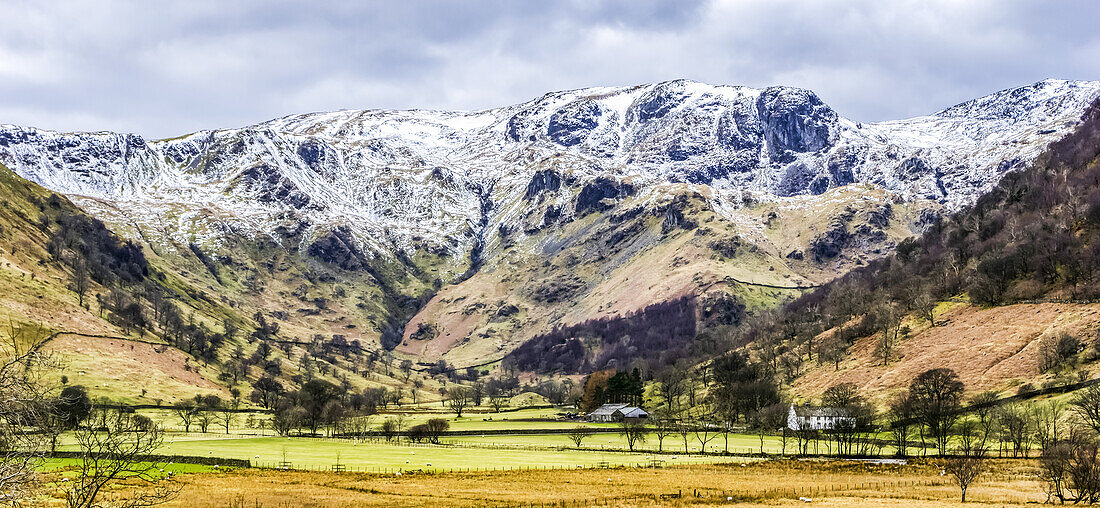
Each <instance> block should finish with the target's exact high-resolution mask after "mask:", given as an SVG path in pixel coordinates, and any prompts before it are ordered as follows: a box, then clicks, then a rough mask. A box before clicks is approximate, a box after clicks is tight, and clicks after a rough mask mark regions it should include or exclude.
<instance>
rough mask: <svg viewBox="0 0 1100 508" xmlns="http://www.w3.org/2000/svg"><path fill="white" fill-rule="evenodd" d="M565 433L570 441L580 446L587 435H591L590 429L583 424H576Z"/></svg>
mask: <svg viewBox="0 0 1100 508" xmlns="http://www.w3.org/2000/svg"><path fill="white" fill-rule="evenodd" d="M566 435H567V436H569V440H570V441H573V445H574V446H576V447H577V448H580V447H581V442H582V441H584V440H585V439H586V438H588V436H591V435H592V429H590V428H588V427H586V426H584V425H577V426H576V427H573V428H572V429H570V430H569V433H568V434H566Z"/></svg>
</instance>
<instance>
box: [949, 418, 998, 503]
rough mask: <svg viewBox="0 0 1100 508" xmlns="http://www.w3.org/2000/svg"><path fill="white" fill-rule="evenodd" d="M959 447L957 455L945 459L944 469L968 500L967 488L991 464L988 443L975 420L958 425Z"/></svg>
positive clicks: (963, 496) (964, 498)
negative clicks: (987, 449)
mask: <svg viewBox="0 0 1100 508" xmlns="http://www.w3.org/2000/svg"><path fill="white" fill-rule="evenodd" d="M958 441H959V449H958V454H957V456H955V457H951V458H948V459H945V462H944V466H943V469H944V471H946V472H947V473H948V474H950V475H951V478H952V479H953V480H955V484H956V485H958V486H959V490H961V491H962V502H964V503H965V502H966V490H967V489H968V488H970V485H971V484H972V483H974V481H975V480H977V479H978V477H979V476H981V475H982V474H984V473H985V472H986V470H987V469H988V467H989V465H988V464H987V461H986V443H985V437H984V433H983V432H982V431H981V430H980V429H978V425H977V424H976V423H975V422H973V421H969V420H968V421H964V422H962V423H960V424H959V425H958Z"/></svg>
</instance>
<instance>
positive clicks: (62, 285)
mask: <svg viewBox="0 0 1100 508" xmlns="http://www.w3.org/2000/svg"><path fill="white" fill-rule="evenodd" d="M0 199H2V201H3V202H2V203H0V204H2V205H3V206H0V246H2V247H3V248H2V249H0V322H2V324H3V326H2V329H3V335H5V336H6V337H16V338H17V339H19V340H21V341H24V342H36V343H37V342H41V341H46V345H45V348H46V350H48V351H52V352H55V353H57V355H58V357H59V359H60V360H61V361H62V364H63V365H62V368H61V369H59V370H58V371H57V372H56V375H55V377H57V378H59V379H60V378H61V377H62V376H64V380H65V381H66V382H68V383H70V384H81V385H84V386H85V387H86V388H88V390H89V392H90V394H91V395H92V396H93V397H108V398H111V399H112V400H115V401H119V402H127V403H139V404H153V403H158V402H162V403H173V402H177V401H180V400H183V399H188V398H191V397H193V396H194V395H196V394H217V395H220V396H222V397H223V398H227V399H228V398H232V397H234V396H240V397H241V398H242V399H243V400H244V401H245V403H246V404H247V401H248V397H249V394H250V393H251V392H252V388H251V385H252V383H254V382H255V381H256V380H258V379H259V378H260V377H263V376H265V375H270V376H273V377H274V378H275V379H276V380H277V381H278V382H280V383H281V384H282V385H284V386H285V387H287V388H289V389H292V388H293V387H295V386H297V385H299V384H300V383H302V382H303V381H304V380H306V379H311V378H314V377H316V378H321V379H325V380H327V381H329V382H331V383H333V384H336V385H337V386H343V387H345V388H346V389H348V390H350V391H359V390H361V389H363V388H367V387H380V386H386V387H393V388H396V387H399V386H400V387H403V386H404V384H405V383H404V381H405V380H404V375H403V374H402V373H401V372H400V371H399V369H398V365H397V360H396V359H394V358H393V357H392V355H389V354H387V353H385V352H380V351H379V348H378V347H377V345H373V346H372V347H362V346H360V345H359V343H358V342H357V339H358V336H357V335H358V334H357V333H356V328H357V326H356V325H355V324H352V323H354V322H362V321H358V320H349V319H348V316H347V315H346V314H345V312H346V311H347V310H348V309H363V308H366V309H367V310H365V311H362V313H363V314H370V311H369V309H370V308H371V305H374V304H375V301H376V300H377V298H376V297H377V295H376V294H371V293H365V294H364V293H358V292H354V291H351V290H350V288H351V287H352V283H354V282H355V281H348V280H347V279H337V278H336V277H334V276H333V275H332V274H325V273H324V272H318V271H310V267H307V266H303V265H301V264H296V261H295V260H290V261H288V260H286V259H284V257H285V250H283V249H278V248H274V247H272V246H266V245H264V244H263V243H258V244H251V247H252V250H249V249H248V247H249V245H247V244H246V245H241V246H236V247H237V248H234V249H228V247H227V250H226V251H225V252H232V253H233V255H232V256H230V255H225V254H223V253H219V252H209V253H208V252H204V251H203V250H202V249H199V248H191V246H184V245H180V244H178V243H176V244H172V245H173V248H171V249H168V248H161V249H154V248H151V247H147V246H150V245H151V244H149V243H144V242H141V241H140V239H142V238H145V237H146V235H148V234H150V233H149V232H146V231H139V230H137V229H129V230H127V229H125V228H119V229H121V231H122V232H123V233H126V232H130V233H133V238H135V239H137V241H135V240H128V239H125V238H124V237H122V236H119V235H117V234H115V232H113V229H115V228H111V229H108V228H107V227H105V225H103V224H102V223H100V222H99V221H97V220H95V219H92V218H90V217H89V216H88V215H87V214H85V212H84V211H83V210H82V209H80V208H78V207H77V206H75V205H74V204H73V203H72V202H70V201H69V200H68V199H66V198H64V197H62V196H58V195H56V194H53V193H50V192H49V191H47V190H45V189H43V188H41V187H39V186H38V185H36V184H33V183H31V182H28V181H27V180H24V179H22V178H20V177H18V176H17V175H15V174H14V173H12V172H11V171H10V170H8V168H6V167H3V166H0ZM84 204H87V203H86V202H85V203H84ZM281 255H282V256H283V257H280V256H281ZM260 270H264V271H265V272H266V273H280V274H285V275H284V276H282V277H258V276H257V274H258V273H259V271H260ZM349 282H350V283H349ZM292 284H294V285H296V287H294V289H291V285H292ZM410 284H411V285H413V286H415V284H414V283H411V282H410ZM420 286H421V287H423V286H424V284H423V283H420ZM344 288H348V289H344ZM291 301H293V302H295V303H296V305H295V304H293V303H291ZM329 301H335V302H337V303H335V304H332V305H331V306H330V305H329V304H328V302H329ZM385 304H386V303H383V305H385ZM307 305H308V306H307ZM412 308H413V309H415V305H414V306H413V307H412ZM288 309H293V310H288ZM349 314H350V313H349ZM374 315H375V316H377V315H380V313H376V314H374ZM292 316H293V317H294V318H293V319H292ZM260 318H262V320H263V321H262V322H265V323H268V327H267V331H268V333H266V334H265V335H264V336H262V337H259V336H257V335H256V334H254V331H255V330H256V329H257V328H260V323H261V321H260ZM365 321H366V322H367V323H368V324H369V323H371V322H370V321H369V320H365ZM284 324H285V325H286V326H285V327H284V326H279V325H284ZM373 333H377V332H373ZM372 342H373V341H372ZM261 349H262V350H263V351H264V352H266V354H263V355H259V354H257V351H260V350H261ZM414 377H421V376H420V375H419V374H416V375H415V376H414ZM398 378H401V379H400V380H399V379H398ZM151 381H152V382H151ZM410 381H411V379H410ZM439 383H440V381H437V380H433V379H428V378H425V379H424V380H423V385H422V386H421V388H420V394H419V395H418V398H421V399H426V398H428V397H431V396H433V395H434V396H436V397H438V394H437V393H436V391H437V388H438V385H439Z"/></svg>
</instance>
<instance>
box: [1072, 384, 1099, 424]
mask: <svg viewBox="0 0 1100 508" xmlns="http://www.w3.org/2000/svg"><path fill="white" fill-rule="evenodd" d="M1070 405H1071V406H1072V409H1073V412H1074V413H1075V414H1076V415H1077V417H1078V418H1080V419H1081V421H1083V422H1085V423H1087V424H1088V425H1089V426H1090V427H1092V429H1093V430H1094V431H1095V432H1096V433H1098V434H1100V384H1095V385H1092V386H1090V387H1088V388H1085V389H1084V390H1081V391H1079V392H1077V395H1076V396H1075V397H1074V398H1073V400H1072V401H1071V402H1070Z"/></svg>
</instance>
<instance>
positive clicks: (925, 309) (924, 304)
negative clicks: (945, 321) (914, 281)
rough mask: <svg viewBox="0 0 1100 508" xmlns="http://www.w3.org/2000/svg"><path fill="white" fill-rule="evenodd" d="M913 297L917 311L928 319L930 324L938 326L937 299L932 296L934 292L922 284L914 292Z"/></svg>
mask: <svg viewBox="0 0 1100 508" xmlns="http://www.w3.org/2000/svg"><path fill="white" fill-rule="evenodd" d="M911 298H912V305H913V308H914V309H916V311H917V313H918V314H920V315H921V317H923V318H924V319H927V320H928V324H929V325H931V326H936V299H935V298H934V297H933V296H932V292H931V291H929V290H928V288H926V287H923V286H922V287H920V288H919V289H917V290H916V291H915V292H914V293H913V295H912V296H911Z"/></svg>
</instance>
